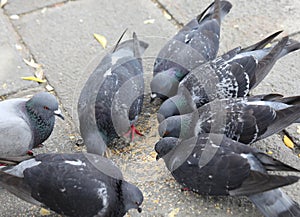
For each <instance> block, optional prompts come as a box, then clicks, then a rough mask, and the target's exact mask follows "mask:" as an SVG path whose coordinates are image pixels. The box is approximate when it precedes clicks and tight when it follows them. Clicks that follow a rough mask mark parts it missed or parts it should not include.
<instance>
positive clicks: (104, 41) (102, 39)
mask: <svg viewBox="0 0 300 217" xmlns="http://www.w3.org/2000/svg"><path fill="white" fill-rule="evenodd" d="M94 37H95V39H96V40H97V41H98V42H99V43H100V44H101V45H102V47H103V48H106V44H107V39H106V38H105V37H104V36H103V35H100V34H97V33H94Z"/></svg>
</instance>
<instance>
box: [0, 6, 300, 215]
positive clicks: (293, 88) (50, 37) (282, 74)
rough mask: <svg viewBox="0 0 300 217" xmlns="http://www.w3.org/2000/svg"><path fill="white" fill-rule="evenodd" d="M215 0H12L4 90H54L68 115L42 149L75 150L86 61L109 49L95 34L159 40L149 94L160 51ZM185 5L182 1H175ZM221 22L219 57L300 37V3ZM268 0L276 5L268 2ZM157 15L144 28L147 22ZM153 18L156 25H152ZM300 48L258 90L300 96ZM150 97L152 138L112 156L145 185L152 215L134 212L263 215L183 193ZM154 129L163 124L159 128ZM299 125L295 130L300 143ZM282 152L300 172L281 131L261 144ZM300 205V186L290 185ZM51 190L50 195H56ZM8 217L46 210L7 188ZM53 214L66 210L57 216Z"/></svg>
mask: <svg viewBox="0 0 300 217" xmlns="http://www.w3.org/2000/svg"><path fill="white" fill-rule="evenodd" d="M211 1H212V0H202V1H199V0H198V1H196V0H190V1H185V0H177V1H171V0H152V1H151V0H128V1H121V0H110V1H108V0H102V1H97V0H75V1H67V0H26V1H24V0H8V3H7V4H6V5H5V6H4V8H3V9H0V24H1V26H2V28H1V30H2V31H0V63H1V68H0V78H1V79H0V96H1V97H2V98H13V97H20V96H22V97H23V96H27V95H30V94H33V93H36V92H38V91H41V90H45V89H46V85H48V86H47V88H48V89H49V88H50V87H49V85H50V86H51V87H53V91H54V93H55V94H56V96H57V97H58V99H59V100H60V103H61V108H62V109H63V111H64V115H65V116H66V120H65V121H61V120H58V121H57V125H56V126H55V130H54V132H53V134H52V135H51V137H50V139H49V140H47V141H46V142H45V146H44V148H42V149H40V150H36V152H74V151H80V150H81V148H78V147H77V146H76V141H77V139H78V138H80V136H79V133H78V120H77V114H76V113H77V108H76V105H77V100H78V97H79V94H80V91H81V88H82V87H83V85H84V83H85V81H86V79H87V78H88V76H89V73H91V72H90V71H89V70H88V69H87V68H86V67H87V66H88V64H89V63H90V62H91V60H92V59H93V58H94V57H95V56H101V55H104V54H105V52H106V50H104V49H103V48H102V47H101V45H100V44H99V43H98V42H97V41H96V40H95V39H94V38H93V33H98V34H102V35H104V36H105V37H106V38H107V40H108V47H112V46H113V45H114V43H115V42H116V41H117V39H118V38H119V36H120V34H121V33H122V32H123V31H124V29H126V28H128V33H127V34H126V37H127V38H129V37H130V36H131V35H132V32H133V31H135V32H136V33H137V35H138V37H139V38H140V39H142V40H145V41H147V42H148V43H149V44H150V46H149V49H148V50H147V51H146V53H145V55H144V68H145V69H144V71H145V77H146V81H147V83H146V84H147V90H148V91H147V93H149V81H150V79H151V78H152V66H153V62H154V59H155V56H156V55H157V53H158V51H159V50H160V48H161V47H162V46H163V45H164V43H165V42H166V41H167V40H168V39H169V38H170V37H171V36H173V35H174V34H175V33H176V31H178V27H179V26H180V25H182V24H183V23H186V22H187V21H189V20H190V19H191V18H193V17H195V16H196V15H198V14H199V13H200V12H202V10H203V9H205V8H206V7H207V6H208V5H209V4H210V3H211ZM174 2H176V3H174ZM231 3H232V4H233V8H232V10H231V12H230V13H229V14H228V15H227V17H226V18H225V20H224V22H223V24H222V32H221V48H220V53H222V52H224V51H226V50H228V49H231V48H233V47H235V46H238V45H242V46H246V45H250V44H252V43H255V42H256V41H258V40H260V39H262V38H264V37H266V36H267V35H269V34H271V33H273V32H275V31H278V30H281V29H282V30H284V33H283V34H282V35H287V34H291V35H293V38H294V39H297V40H300V33H299V31H300V14H299V13H298V11H299V10H300V2H299V1H296V0H279V1H258V0H254V1H238V0H231ZM268 3H269V4H268ZM147 20H151V22H150V23H148V24H145V22H144V21H147ZM146 23H147V22H146ZM23 58H25V59H27V60H30V59H31V58H33V60H34V61H35V62H37V63H39V64H42V66H43V67H42V68H43V72H44V75H45V76H46V79H47V83H46V84H44V83H43V84H38V83H36V82H32V81H24V80H22V79H21V77H23V76H31V75H33V74H34V73H35V69H34V68H32V67H30V66H28V65H26V64H25V62H24V61H23ZM299 60H300V52H299V51H297V52H295V53H293V54H291V55H288V56H286V57H284V58H282V59H281V60H280V61H278V62H277V63H276V65H275V66H274V68H273V70H272V71H271V73H270V75H268V76H267V78H266V79H265V80H264V81H263V82H262V83H261V84H260V85H259V86H258V87H257V88H256V89H255V91H254V92H255V93H269V92H277V93H281V94H284V95H296V94H297V95H299V94H300V86H299V84H300V73H299V71H298V69H299V68H300V61H299ZM148 101H149V94H148V95H147V96H146V99H145V105H144V111H143V114H142V117H141V118H140V121H139V122H140V124H139V127H140V129H141V131H142V132H144V133H145V135H146V136H145V138H142V139H140V140H139V141H137V142H135V143H133V144H131V146H129V147H126V148H124V150H123V151H122V152H121V153H113V154H112V159H113V160H114V161H116V163H117V164H118V165H119V166H120V168H121V169H122V171H123V172H124V175H125V178H126V179H127V180H129V181H131V182H133V183H135V184H137V185H138V186H139V187H140V188H141V189H142V191H143V193H144V196H145V201H144V203H143V212H142V213H141V214H138V213H137V212H136V211H135V210H133V211H131V212H130V216H220V217H221V216H240V217H250V216H261V214H260V213H259V212H258V211H257V210H256V209H255V207H253V205H252V204H251V203H250V202H248V201H247V199H245V198H223V197H203V196H199V195H195V194H193V193H191V192H181V191H180V186H179V185H178V184H176V183H175V181H174V179H173V178H172V177H171V176H170V174H169V172H168V171H167V170H166V168H165V165H164V163H163V161H159V162H156V161H155V156H154V152H153V145H154V143H155V142H156V141H157V140H158V133H157V127H156V125H157V123H156V115H155V108H153V107H151V106H150V105H149V104H148ZM153 125H155V126H153ZM299 127H300V125H298V126H297V125H293V126H291V127H289V128H288V130H287V131H288V133H289V134H290V135H292V136H294V139H295V142H297V143H298V144H300V134H299V133H297V129H299ZM256 145H257V146H258V147H260V148H262V149H263V150H266V151H272V152H273V155H274V156H275V157H276V158H278V159H280V160H282V161H284V162H286V163H288V164H289V165H292V166H294V167H296V168H299V169H300V159H299V157H298V156H297V154H298V152H299V150H290V149H288V148H287V147H285V146H284V144H283V142H282V136H281V135H274V136H273V137H271V138H268V139H267V140H264V141H262V142H260V143H259V144H256ZM284 189H285V191H286V192H287V193H288V194H289V195H290V196H291V197H292V198H293V199H294V200H296V201H298V202H300V182H298V183H296V184H294V185H292V186H288V187H285V188H284ZM49 193H50V192H49ZM0 201H1V204H2V206H1V207H0V216H41V214H40V213H39V211H40V208H39V207H35V206H32V205H31V204H27V203H25V202H23V201H21V200H19V199H17V198H16V197H14V196H12V195H10V194H8V193H7V192H6V191H4V190H3V189H1V190H0ZM51 216H58V215H56V214H54V213H52V212H51Z"/></svg>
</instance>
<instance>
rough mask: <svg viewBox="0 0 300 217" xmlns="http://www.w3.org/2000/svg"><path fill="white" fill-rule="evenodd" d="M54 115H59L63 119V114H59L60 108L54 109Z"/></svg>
mask: <svg viewBox="0 0 300 217" xmlns="http://www.w3.org/2000/svg"><path fill="white" fill-rule="evenodd" d="M54 115H56V116H57V117H60V118H61V119H63V120H65V118H64V116H63V115H62V114H61V110H60V109H57V110H55V111H54Z"/></svg>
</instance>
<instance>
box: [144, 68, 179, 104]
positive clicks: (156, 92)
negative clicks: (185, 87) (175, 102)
mask: <svg viewBox="0 0 300 217" xmlns="http://www.w3.org/2000/svg"><path fill="white" fill-rule="evenodd" d="M181 79H182V75H181V73H180V72H179V71H178V70H177V69H175V68H171V69H168V70H166V71H163V72H160V73H158V74H156V75H155V76H154V77H153V79H152V81H151V83H150V88H151V93H152V94H151V100H154V99H155V98H160V99H162V100H166V99H167V98H169V97H172V96H174V95H175V94H176V93H177V90H178V85H179V81H180V80H181Z"/></svg>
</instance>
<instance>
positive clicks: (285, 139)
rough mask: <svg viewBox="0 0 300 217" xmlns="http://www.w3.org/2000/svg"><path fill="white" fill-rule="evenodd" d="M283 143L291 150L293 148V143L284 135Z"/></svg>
mask: <svg viewBox="0 0 300 217" xmlns="http://www.w3.org/2000/svg"><path fill="white" fill-rule="evenodd" d="M283 142H284V144H285V145H286V146H287V147H289V148H291V149H293V148H294V147H295V145H294V143H293V141H292V140H291V139H290V138H289V137H288V136H286V135H284V136H283Z"/></svg>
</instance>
